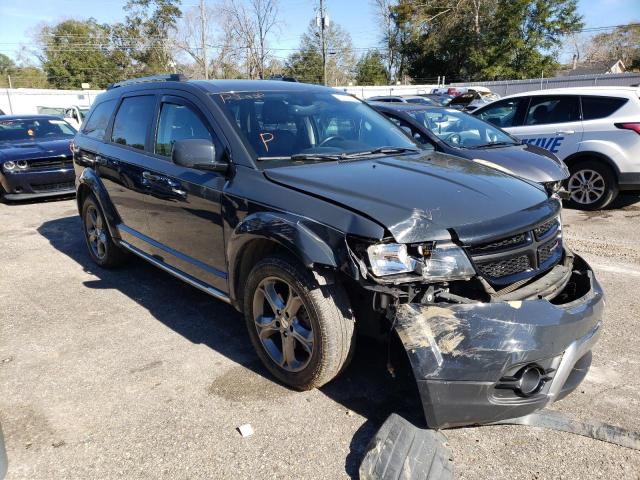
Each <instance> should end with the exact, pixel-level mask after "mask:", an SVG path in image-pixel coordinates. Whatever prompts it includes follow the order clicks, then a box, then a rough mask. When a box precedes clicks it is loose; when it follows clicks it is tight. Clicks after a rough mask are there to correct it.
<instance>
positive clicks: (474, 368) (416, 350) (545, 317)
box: [351, 213, 604, 429]
mask: <svg viewBox="0 0 640 480" xmlns="http://www.w3.org/2000/svg"><path fill="white" fill-rule="evenodd" d="M452 237H454V235H452ZM456 240H457V241H456ZM452 242H453V243H443V242H442V241H439V242H431V243H428V244H421V245H417V246H416V245H408V246H407V247H406V248H407V250H406V251H401V252H399V254H398V252H396V251H393V250H394V249H396V250H397V247H387V250H386V252H387V253H389V255H388V256H389V258H391V260H392V262H391V263H387V266H389V265H390V266H391V267H390V268H391V269H393V268H396V270H397V271H396V272H394V273H390V274H388V275H381V274H383V273H388V272H384V270H383V269H381V268H382V267H381V264H377V265H376V263H375V262H376V259H377V258H384V255H383V256H380V252H381V251H385V250H384V248H381V247H378V246H374V248H373V249H372V248H371V247H370V246H369V247H366V248H367V250H366V253H367V254H368V255H365V254H364V252H365V250H364V248H365V247H364V246H363V245H360V244H358V243H357V242H351V243H352V246H353V252H352V253H353V257H354V259H356V262H358V267H359V271H360V273H361V283H362V285H363V286H364V287H365V288H367V289H369V290H372V291H373V292H375V293H374V305H375V308H377V309H378V310H379V311H384V313H385V314H386V316H387V318H388V319H389V320H390V321H391V322H392V325H393V328H395V330H396V332H397V334H398V336H399V338H400V340H401V342H402V344H403V345H404V348H405V349H406V351H407V355H408V358H409V361H410V363H411V367H412V369H413V373H414V376H415V378H416V381H417V384H418V390H419V393H420V397H421V400H422V403H423V407H424V412H425V416H426V419H427V423H428V425H429V426H430V427H431V428H436V429H438V428H447V427H454V426H462V425H471V424H482V423H492V422H496V421H499V420H504V419H508V418H514V417H521V416H524V415H527V414H529V413H531V412H533V411H536V410H538V409H541V408H543V407H545V406H546V405H548V404H549V403H551V402H553V401H556V400H558V399H560V398H563V397H564V396H565V395H567V394H568V393H570V392H571V391H573V390H574V389H575V388H576V387H577V386H578V385H579V384H580V382H581V381H582V380H583V378H584V377H585V376H586V374H587V371H588V369H589V366H590V363H591V348H592V346H593V345H594V344H595V342H596V341H597V339H598V337H599V334H600V328H601V319H602V313H603V306H604V296H603V292H602V289H601V287H600V285H599V284H598V282H597V280H596V278H595V276H594V274H593V271H592V270H591V268H590V267H589V265H588V264H587V263H586V262H585V261H584V260H583V259H582V258H581V257H579V256H577V255H574V254H573V253H572V252H571V251H569V250H568V249H566V248H564V246H563V244H562V224H561V220H560V217H559V215H558V214H557V213H556V214H555V215H554V216H552V217H547V218H546V219H545V220H543V221H540V222H537V223H534V224H533V225H531V226H530V227H528V228H527V229H526V230H523V231H519V232H516V233H511V234H509V235H507V236H506V237H501V238H498V239H488V240H487V239H483V241H481V242H476V243H475V244H467V243H463V242H461V241H460V240H459V238H458V239H455V240H454V239H452ZM443 245H444V246H445V248H444V249H442V248H440V247H442V246H443ZM452 245H453V246H454V247H456V245H457V247H456V248H457V250H455V249H454V250H451V251H455V254H454V255H448V256H447V255H441V254H444V253H447V251H446V249H448V248H451V246H452ZM439 248H440V253H438V249H439ZM460 252H463V253H464V255H465V259H466V261H467V262H468V263H469V264H468V265H467V264H466V262H465V259H462V258H461V257H460V256H459V253H460ZM407 257H408V258H407ZM445 257H448V258H445ZM398 259H399V261H400V264H397V261H398ZM443 259H444V260H443ZM430 260H435V261H433V262H431V263H432V265H430V263H429V262H430ZM393 262H396V264H394V263H393ZM416 264H417V265H416ZM402 265H404V267H403V266H402ZM469 268H471V269H472V271H471V272H470V270H469ZM365 269H366V270H365ZM434 272H435V274H434ZM447 272H449V274H451V273H452V272H453V275H452V276H450V277H449V278H446V275H447ZM430 274H432V275H431V276H430ZM417 277H420V280H417Z"/></svg>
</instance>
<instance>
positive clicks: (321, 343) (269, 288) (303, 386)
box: [244, 255, 355, 390]
mask: <svg viewBox="0 0 640 480" xmlns="http://www.w3.org/2000/svg"><path fill="white" fill-rule="evenodd" d="M244 315H245V321H246V324H247V330H248V332H249V337H250V338H251V343H252V344H253V346H254V348H255V349H256V352H257V354H258V357H259V358H260V360H261V361H262V363H263V364H264V365H265V366H266V367H267V369H268V370H269V371H270V372H271V373H272V374H273V376H275V377H276V378H277V379H278V380H280V381H281V382H282V383H284V384H286V385H289V386H290V387H292V388H295V389H296V390H310V389H313V388H318V387H321V386H322V385H324V384H325V383H327V382H329V381H331V380H332V379H333V378H335V377H336V376H337V375H338V374H340V372H341V371H342V370H343V369H344V367H345V366H346V365H347V364H348V362H349V360H350V359H351V353H352V352H353V349H354V346H355V321H354V319H353V313H352V310H351V306H350V304H349V300H348V299H347V296H346V294H345V292H344V290H343V289H342V287H341V286H340V285H338V284H332V285H323V286H320V285H318V283H317V282H316V280H315V278H314V277H313V275H312V274H311V273H310V272H309V270H307V269H306V268H304V267H303V266H302V265H300V264H299V263H297V262H296V261H295V260H293V259H291V258H289V257H286V256H280V255H278V256H271V257H267V258H265V259H263V260H261V261H260V262H258V263H257V264H256V265H255V267H253V269H252V270H251V272H250V273H249V275H248V277H247V281H246V284H245V288H244Z"/></svg>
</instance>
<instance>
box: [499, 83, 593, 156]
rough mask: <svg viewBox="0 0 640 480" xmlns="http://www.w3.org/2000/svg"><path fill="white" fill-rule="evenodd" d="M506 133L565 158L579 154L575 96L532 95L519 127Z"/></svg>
mask: <svg viewBox="0 0 640 480" xmlns="http://www.w3.org/2000/svg"><path fill="white" fill-rule="evenodd" d="M507 131H508V132H509V133H511V134H513V135H515V136H516V137H518V138H519V139H520V140H522V141H523V142H524V143H530V144H533V145H537V146H539V147H542V148H546V149H547V150H549V151H550V152H552V153H555V154H556V155H557V156H558V157H559V158H560V159H564V158H566V157H567V156H569V155H571V154H572V153H575V152H577V151H578V147H579V143H580V141H581V139H582V120H581V118H580V101H579V98H578V96H577V95H537V96H532V97H531V100H530V102H529V105H528V107H527V111H526V114H525V116H524V119H523V122H522V124H521V125H520V126H516V127H513V128H511V129H507Z"/></svg>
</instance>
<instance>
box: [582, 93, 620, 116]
mask: <svg viewBox="0 0 640 480" xmlns="http://www.w3.org/2000/svg"><path fill="white" fill-rule="evenodd" d="M625 103H627V99H626V98H619V97H582V119H583V120H595V119H596V118H604V117H608V116H609V115H611V114H612V113H613V112H615V111H616V110H618V109H619V108H620V107H621V106H622V105H624V104H625Z"/></svg>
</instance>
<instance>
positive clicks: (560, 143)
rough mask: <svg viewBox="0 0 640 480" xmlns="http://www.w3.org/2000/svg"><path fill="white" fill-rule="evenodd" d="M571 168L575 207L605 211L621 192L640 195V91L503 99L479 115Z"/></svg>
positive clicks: (558, 92) (575, 91) (568, 91)
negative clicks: (639, 193) (536, 146)
mask: <svg viewBox="0 0 640 480" xmlns="http://www.w3.org/2000/svg"><path fill="white" fill-rule="evenodd" d="M473 115H477V116H479V117H480V118H482V119H483V120H486V121H488V122H491V123H493V124H494V125H496V126H498V127H500V128H503V129H504V130H506V131H507V132H509V133H511V134H512V135H515V136H516V137H518V138H520V139H521V140H522V141H523V142H525V143H532V144H535V145H538V146H540V147H543V148H546V149H547V150H550V151H551V152H553V153H555V154H556V155H557V156H558V157H560V158H561V159H562V160H564V162H565V163H566V164H567V166H568V167H569V170H570V171H571V176H570V177H569V179H568V180H567V189H568V190H569V194H570V199H569V202H570V204H571V205H572V206H574V207H578V208H582V209H585V210H595V209H599V208H604V207H606V206H607V205H608V204H610V203H611V202H612V201H613V199H614V198H615V197H616V195H617V194H618V191H619V190H640V88H635V87H585V88H560V89H554V90H538V91H535V92H526V93H520V94H516V95H510V96H508V97H503V98H502V99H500V100H498V101H496V102H493V103H491V104H489V105H486V106H484V107H481V108H478V109H477V110H476V111H474V112H473Z"/></svg>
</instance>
